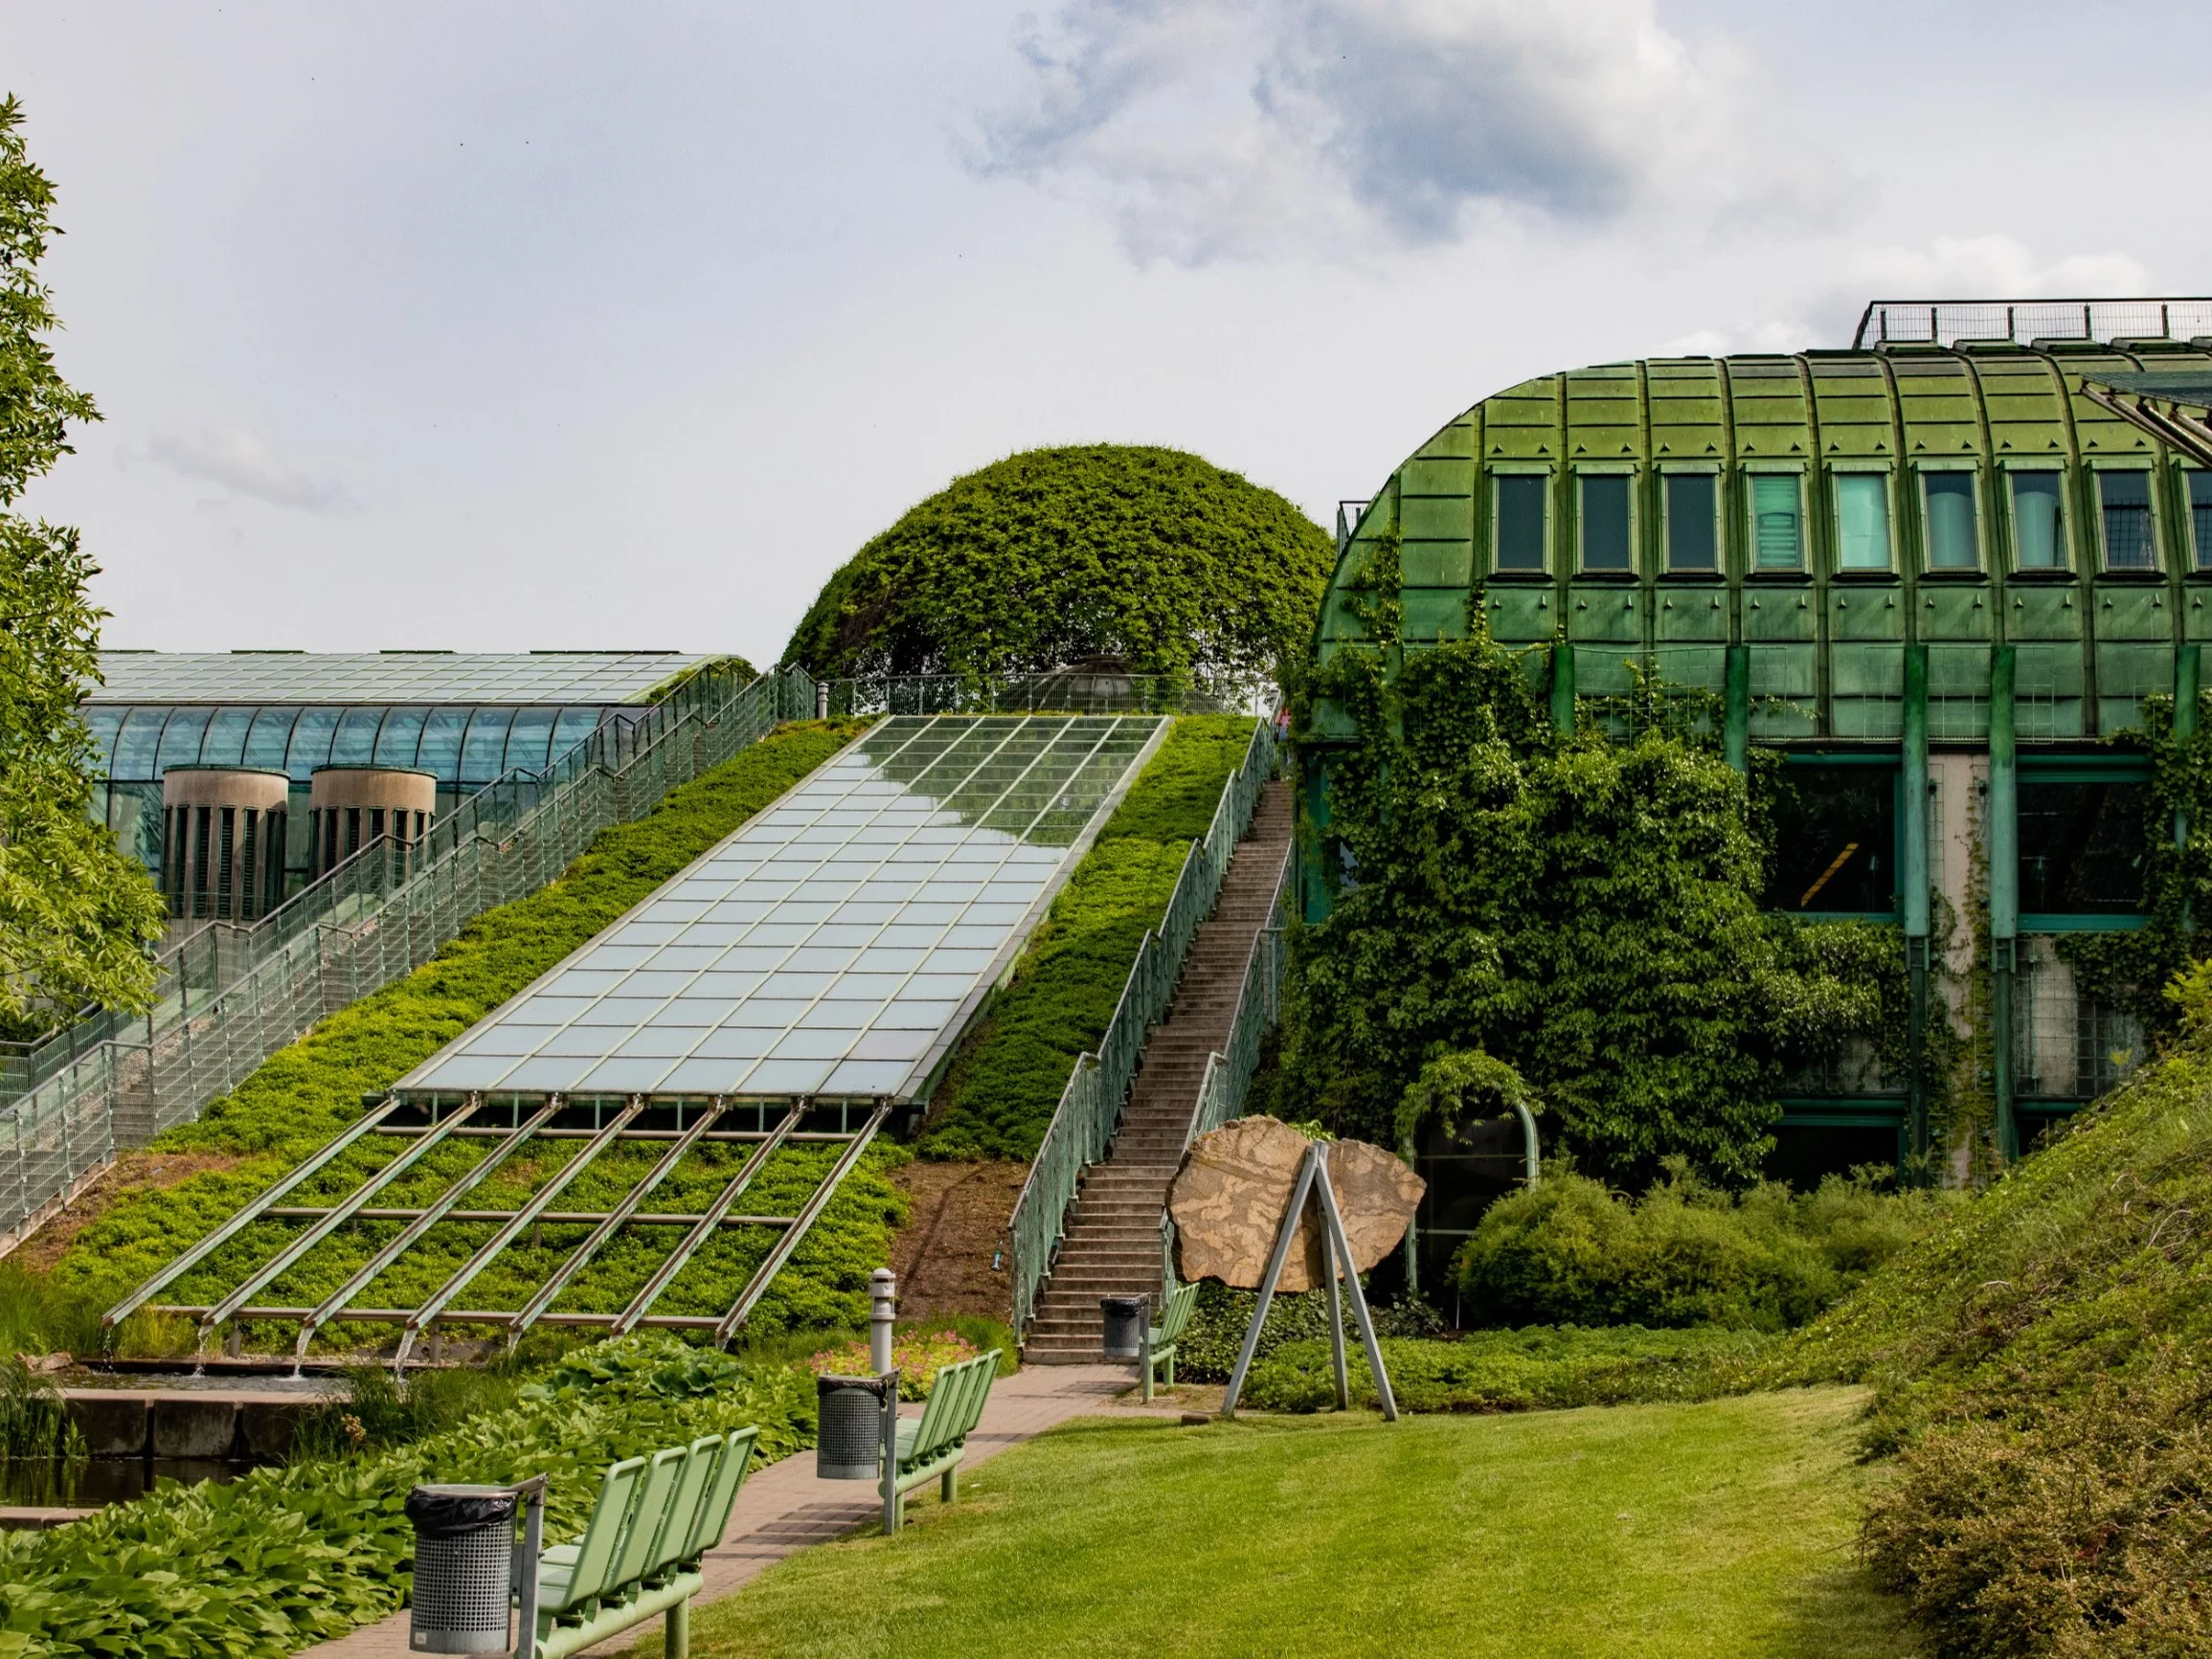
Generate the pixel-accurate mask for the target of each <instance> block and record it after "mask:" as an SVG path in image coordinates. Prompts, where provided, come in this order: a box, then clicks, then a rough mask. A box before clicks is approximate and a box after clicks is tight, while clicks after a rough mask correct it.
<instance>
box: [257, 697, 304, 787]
mask: <svg viewBox="0 0 2212 1659" xmlns="http://www.w3.org/2000/svg"><path fill="white" fill-rule="evenodd" d="M299 718H300V711H299V710H298V709H297V708H260V709H256V710H255V711H254V724H253V729H251V730H250V731H248V732H247V733H246V764H247V765H248V766H251V767H256V768H259V769H260V771H262V772H282V771H283V770H284V751H285V749H286V748H287V747H288V746H289V745H290V743H291V741H292V722H293V721H295V720H297V719H299Z"/></svg>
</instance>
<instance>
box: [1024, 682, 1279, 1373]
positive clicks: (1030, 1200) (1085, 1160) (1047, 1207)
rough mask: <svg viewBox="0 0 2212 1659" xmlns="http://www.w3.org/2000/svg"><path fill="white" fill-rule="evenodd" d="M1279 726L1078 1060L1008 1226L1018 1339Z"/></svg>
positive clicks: (1229, 795)
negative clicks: (1091, 1048) (1091, 1046)
mask: <svg viewBox="0 0 2212 1659" xmlns="http://www.w3.org/2000/svg"><path fill="white" fill-rule="evenodd" d="M1275 757H1276V747H1275V729H1274V727H1272V726H1271V725H1269V724H1267V723H1266V722H1262V723H1261V724H1260V726H1259V728H1258V729H1256V730H1254V731H1253V734H1252V744H1251V746H1250V747H1249V748H1248V749H1247V750H1246V751H1245V755H1244V763H1243V765H1241V766H1240V767H1239V768H1238V769H1237V771H1236V772H1235V773H1233V774H1232V775H1231V776H1230V780H1229V782H1228V784H1227V785H1226V786H1224V788H1223V790H1222V792H1221V800H1220V802H1219V804H1217V805H1216V806H1215V807H1214V809H1213V822H1212V823H1211V825H1210V826H1208V829H1207V832H1206V838H1205V840H1203V841H1194V842H1192V843H1191V847H1190V851H1189V853H1188V854H1187V855H1185V858H1184V861H1183V870H1182V873H1181V874H1180V875H1179V876H1177V878H1176V882H1175V891H1174V893H1173V894H1172V895H1170V897H1169V898H1168V901H1167V913H1166V914H1165V915H1164V916H1163V917H1162V919H1161V923H1160V929H1159V930H1158V931H1157V932H1147V933H1146V934H1145V935H1144V940H1143V943H1142V944H1141V945H1140V946H1139V947H1138V951H1137V960H1136V961H1135V962H1134V963H1133V964H1132V965H1131V966H1130V969H1129V977H1128V978H1127V980H1126V981H1124V982H1123V984H1122V987H1121V998H1120V1000H1119V1001H1118V1002H1117V1004H1116V1005H1115V1008H1114V1017H1113V1018H1112V1019H1111V1020H1108V1021H1107V1024H1106V1033H1105V1036H1104V1037H1102V1038H1101V1039H1100V1040H1099V1043H1098V1050H1097V1052H1096V1053H1095V1054H1083V1055H1078V1056H1077V1057H1076V1060H1075V1066H1074V1069H1073V1070H1072V1072H1071V1073H1070V1074H1069V1077H1068V1083H1067V1086H1066V1087H1065V1088H1063V1089H1062V1090H1061V1093H1060V1101H1059V1104H1058V1105H1057V1106H1056V1107H1054V1108H1053V1110H1052V1121H1051V1123H1050V1126H1048V1128H1047V1129H1046V1131H1045V1138H1044V1141H1043V1143H1042V1144H1041V1145H1040V1146H1039V1147H1038V1149H1037V1155H1036V1157H1035V1158H1034V1159H1033V1160H1032V1161H1031V1163H1030V1165H1029V1174H1028V1178H1027V1180H1025V1181H1024V1182H1023V1183H1022V1193H1021V1197H1020V1198H1019V1199H1016V1200H1015V1203H1014V1214H1013V1219H1012V1220H1011V1221H1010V1222H1007V1229H1006V1230H1007V1234H1008V1237H1009V1241H1010V1243H1011V1245H1012V1248H1011V1252H1010V1254H1011V1262H1010V1267H1011V1277H1012V1279H1013V1320H1014V1333H1015V1335H1016V1336H1017V1337H1018V1336H1019V1335H1020V1334H1021V1333H1022V1332H1023V1331H1024V1330H1025V1329H1026V1328H1027V1325H1028V1322H1029V1319H1030V1317H1031V1315H1032V1314H1033V1313H1034V1312H1036V1305H1037V1293H1038V1291H1039V1289H1041V1288H1042V1287H1043V1285H1044V1282H1045V1278H1046V1275H1047V1274H1048V1273H1050V1271H1051V1267H1052V1255H1053V1252H1054V1251H1055V1250H1056V1249H1057V1248H1058V1246H1059V1243H1060V1239H1061V1237H1062V1235H1063V1234H1064V1233H1065V1232H1066V1230H1067V1225H1068V1214H1069V1212H1070V1211H1071V1210H1072V1208H1073V1207H1074V1203H1075V1195H1076V1193H1077V1191H1078V1190H1079V1189H1080V1187H1081V1185H1082V1178H1083V1172H1084V1171H1085V1170H1086V1169H1088V1168H1089V1167H1090V1166H1091V1165H1093V1164H1095V1163H1096V1162H1097V1161H1098V1160H1099V1159H1100V1158H1102V1157H1104V1156H1105V1155H1106V1149H1107V1148H1108V1147H1109V1146H1110V1145H1112V1144H1113V1140H1114V1128H1115V1125H1116V1124H1117V1123H1118V1122H1120V1119H1121V1108H1122V1105H1123V1103H1124V1102H1125V1101H1126V1100H1127V1099H1128V1098H1129V1086H1130V1084H1131V1083H1132V1082H1133V1081H1134V1080H1135V1078H1136V1076H1137V1064H1138V1062H1139V1060H1140V1059H1141V1058H1142V1056H1143V1053H1144V1039H1145V1036H1146V1034H1147V1033H1148V1032H1149V1031H1150V1030H1151V1029H1152V1027H1153V1026H1155V1025H1157V1024H1158V1023H1159V1022H1160V1020H1161V1019H1162V1017H1163V1016H1164V1015H1165V1014H1166V1012H1167V1004H1168V1001H1169V999H1170V998H1172V997H1173V996H1174V995H1175V981H1176V978H1177V976H1178V975H1181V974H1182V972H1183V962H1184V958H1185V956H1187V955H1188V954H1189V953H1190V941H1191V939H1192V938H1193V937H1194V936H1196V934H1197V932H1198V925H1199V923H1200V922H1202V921H1204V920H1205V919H1206V916H1207V912H1208V911H1209V910H1211V909H1212V908H1213V902H1214V900H1215V899H1216V898H1217V897H1218V896H1219V895H1220V892H1221V883H1222V878H1223V877H1224V876H1225V875H1227V874H1228V872H1229V861H1230V855H1231V854H1232V853H1233V852H1234V851H1235V849H1236V843H1237V841H1239V840H1240V839H1241V838H1242V837H1243V835H1244V832H1245V829H1246V828H1247V826H1249V825H1250V824H1251V822H1252V814H1253V806H1254V805H1255V804H1256V803H1257V801H1258V800H1259V792H1260V789H1261V787H1262V786H1263V785H1264V784H1265V783H1266V782H1267V780H1268V778H1269V777H1270V776H1272V775H1273V774H1274V773H1275Z"/></svg>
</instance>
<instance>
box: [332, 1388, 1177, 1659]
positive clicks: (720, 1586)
mask: <svg viewBox="0 0 2212 1659" xmlns="http://www.w3.org/2000/svg"><path fill="white" fill-rule="evenodd" d="M1129 1386H1130V1368H1129V1367H1128V1366H1126V1365H1037V1366H1031V1367H1029V1368H1028V1369H1027V1370H1026V1371H1021V1372H1018V1373H1016V1374H1015V1375H1014V1376H1012V1377H1002V1378H1000V1379H999V1380H998V1381H997V1382H996V1383H994V1384H993V1385H992V1387H991V1399H990V1403H989V1404H988V1405H986V1406H985V1407H984V1408H983V1420H982V1423H981V1424H978V1425H977V1428H976V1432H975V1433H973V1434H971V1435H969V1436H968V1458H967V1462H966V1463H965V1464H963V1465H962V1466H961V1468H962V1470H963V1472H964V1471H965V1470H966V1469H969V1468H974V1467H975V1466H976V1465H977V1464H979V1463H981V1462H982V1461H983V1460H984V1459H985V1458H988V1457H990V1456H992V1455H994V1454H995V1453H998V1452H1001V1451H1004V1450H1005V1449H1006V1447H1007V1446H1014V1445H1017V1444H1019V1443H1020V1442H1022V1441H1025V1440H1027V1439H1029V1438H1030V1437H1031V1436H1033V1435H1039V1434H1042V1433H1044V1432H1045V1430H1047V1429H1048V1428H1051V1427H1054V1426H1055V1425H1057V1424H1063V1423H1066V1422H1067V1421H1068V1420H1069V1419H1070V1418H1074V1417H1086V1416H1096V1415H1099V1414H1101V1413H1108V1412H1112V1413H1116V1414H1117V1415H1118V1414H1119V1413H1120V1412H1121V1411H1123V1410H1126V1409H1127V1408H1123V1407H1117V1405H1116V1403H1115V1396H1116V1395H1117V1394H1119V1393H1120V1392H1121V1391H1122V1390H1123V1389H1125V1388H1127V1387H1129ZM912 1409H913V1410H919V1409H920V1408H919V1407H918V1406H917V1407H914V1408H912ZM1164 1415H1166V1416H1168V1417H1170V1418H1172V1417H1173V1416H1174V1415H1175V1413H1174V1412H1173V1411H1172V1410H1170V1411H1167V1412H1165V1413H1164ZM882 1514H883V1499H882V1498H881V1497H880V1496H878V1495H877V1493H876V1489H875V1487H874V1485H873V1483H871V1482H864V1481H825V1480H816V1479H815V1478H814V1453H813V1452H812V1451H802V1452H800V1453H799V1454H798V1455H797V1456H794V1457H787V1458H785V1459H784V1460H783V1461H782V1462H781V1463H778V1464H771V1465H770V1466H769V1467H768V1468H764V1469H760V1470H758V1471H757V1472H756V1473H753V1474H749V1475H747V1476H746V1477H745V1485H744V1487H743V1489H742V1490H741V1491H739V1492H738V1494H737V1507H736V1509H735V1510H734V1511H733V1512H732V1513H731V1516H730V1530H729V1531H728V1532H727V1533H725V1534H724V1535H723V1536H722V1542H721V1543H720V1544H719V1545H717V1546H716V1547H715V1548H713V1549H711V1550H709V1551H708V1552H707V1559H706V1571H705V1577H706V1581H707V1583H706V1587H705V1588H704V1589H703V1590H701V1591H700V1592H699V1595H698V1598H697V1600H696V1602H695V1603H694V1605H698V1606H703V1605H705V1604H706V1603H709V1602H714V1601H719V1600H720V1599H721V1598H722V1597H724V1596H727V1595H730V1594H731V1593H732V1592H734V1591H736V1590H740V1589H742V1588H744V1586H745V1585H747V1584H749V1583H751V1582H752V1581H753V1580H754V1579H755V1578H756V1577H757V1576H758V1575H759V1574H760V1573H761V1572H763V1571H765V1570H766V1569H767V1568H769V1567H771V1566H773V1565H774V1564H775V1563H776V1562H778V1561H779V1560H781V1559H782V1558H784V1557H785V1556H788V1555H791V1554H793V1553H794V1552H795V1551H798V1550H801V1549H804V1548H805V1547H806V1546H807V1545H808V1544H820V1543H826V1542H827V1541H828V1540H830V1539H832V1538H840V1537H843V1536H845V1535H846V1534H847V1533H851V1532H856V1531H858V1530H859V1529H860V1528H862V1527H865V1526H868V1525H869V1524H870V1523H872V1522H874V1521H876V1520H878V1519H880V1518H881V1516H882ZM659 1625H660V1621H659V1620H658V1619H653V1620H650V1621H648V1622H647V1623H646V1624H645V1625H642V1626H640V1627H639V1628H637V1629H633V1630H629V1631H625V1632H624V1633H623V1634H621V1636H618V1637H615V1638H613V1639H612V1640H610V1641H607V1642H604V1643H601V1644H600V1645H599V1646H598V1647H597V1648H592V1649H591V1651H592V1652H593V1653H594V1654H614V1653H622V1652H626V1651H627V1650H628V1649H629V1648H631V1647H632V1646H634V1645H635V1644H636V1643H637V1642H638V1641H639V1639H640V1638H641V1637H645V1636H653V1637H654V1639H655V1640H656V1641H657V1640H658V1636H657V1631H658V1629H659ZM305 1651H306V1652H308V1653H311V1654H313V1655H315V1659H405V1656H406V1655H407V1652H408V1648H407V1614H406V1612H405V1611H404V1610H402V1611H400V1612H397V1613H395V1614H394V1615H393V1616H392V1617H391V1618H389V1619H385V1620H381V1621H379V1622H378V1623H376V1624H374V1625H363V1626H362V1627H361V1628H360V1629H358V1630H356V1631H354V1632H353V1633H352V1634H351V1635H350V1636H343V1637H340V1638H339V1639H338V1640H337V1641H335V1642H326V1643H324V1644H322V1645H321V1646H320V1647H317V1648H307V1649H305Z"/></svg>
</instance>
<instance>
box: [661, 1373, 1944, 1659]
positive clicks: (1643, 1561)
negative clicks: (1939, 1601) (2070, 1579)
mask: <svg viewBox="0 0 2212 1659" xmlns="http://www.w3.org/2000/svg"><path fill="white" fill-rule="evenodd" d="M1860 1403H1861V1397H1860V1396H1859V1395H1858V1394H1856V1393H1854V1392H1850V1391H1845V1390H1840V1389H1824V1390H1814V1391H1793V1392H1790V1393H1785V1394H1773V1395H1763V1396H1756V1397H1752V1398H1749V1399H1742V1400H1728V1401H1715V1402H1711V1403H1707V1404H1702V1405H1689V1406H1632V1407H1623V1408H1616V1409H1612V1410H1589V1411H1572V1412H1550V1413H1543V1414H1539V1415H1533V1416H1527V1417H1491V1418H1413V1419H1409V1420H1407V1421H1405V1422H1402V1423H1399V1424H1382V1423H1379V1422H1377V1421H1376V1420H1375V1419H1373V1418H1371V1417H1365V1416H1361V1417H1349V1418H1345V1417H1331V1418H1324V1419H1318V1420H1303V1421H1299V1422H1296V1423H1290V1422H1281V1421H1276V1422H1264V1421H1257V1420H1253V1419H1249V1418H1248V1419H1245V1420H1243V1421H1241V1422H1238V1423H1234V1424H1211V1425H1209V1426H1207V1427H1204V1428H1197V1429H1185V1428H1178V1427H1173V1426H1166V1425H1162V1424H1153V1423H1141V1424H1139V1423H1096V1422H1093V1423H1084V1424H1074V1425H1072V1426H1071V1427H1068V1428H1065V1429H1061V1430H1059V1431H1056V1432H1054V1433H1052V1434H1049V1435H1046V1436H1044V1437H1042V1438H1041V1439H1039V1440H1036V1441H1033V1442H1030V1443H1029V1444H1027V1445H1026V1446H1017V1447H1015V1448H1014V1449H1012V1450H1011V1451H1008V1452H1006V1453H1005V1454H1004V1456H1003V1457H1001V1458H998V1459H994V1460H993V1461H992V1462H991V1463H990V1464H989V1465H988V1466H986V1467H985V1468H983V1469H982V1470H981V1471H979V1472H978V1473H977V1474H976V1475H975V1476H974V1477H973V1478H972V1479H970V1480H969V1481H967V1482H965V1483H963V1487H964V1491H963V1494H962V1500H961V1502H960V1503H959V1504H958V1505H956V1506H953V1507H951V1508H944V1507H940V1506H939V1505H937V1503H936V1502H935V1501H934V1499H933V1500H930V1501H925V1502H923V1503H920V1504H917V1506H916V1507H915V1510H914V1519H915V1525H914V1528H913V1530H912V1531H911V1532H910V1533H909V1534H908V1535H906V1536H901V1537H899V1538H897V1539H895V1540H885V1539H882V1538H880V1537H877V1538H862V1539H856V1540H853V1541H849V1542H846V1543H839V1544H830V1545H826V1546H824V1547H823V1548H820V1549H815V1550H810V1551H807V1552H806V1553H804V1554H803V1555H801V1556H798V1557H795V1558H792V1559H790V1560H787V1561H785V1562H783V1563H781V1564H780V1565H779V1566H777V1567H776V1568H774V1569H772V1570H771V1571H770V1572H769V1573H767V1574H766V1575H764V1576H763V1577H762V1578H761V1579H760V1580H759V1581H756V1583H754V1584H753V1585H751V1586H750V1587H748V1588H747V1589H746V1590H744V1591H743V1592H742V1593H740V1594H738V1595H736V1596H734V1597H731V1598H730V1599H728V1600H726V1601H724V1602H721V1603H716V1604H714V1605H711V1606H709V1607H706V1608H703V1609H701V1610H700V1612H699V1613H698V1614H696V1615H695V1616H694V1619H693V1624H692V1637H691V1645H692V1651H693V1652H694V1653H695V1654H698V1655H700V1659H732V1656H734V1655H738V1654H744V1655H748V1656H767V1655H778V1656H792V1659H796V1656H799V1655H808V1656H817V1659H830V1656H832V1655H835V1656H839V1659H842V1656H845V1655H855V1656H857V1655H863V1654H869V1655H872V1654H879V1653H951V1652H959V1653H962V1654H969V1655H976V1656H987V1655H993V1654H1005V1655H1009V1656H1010V1655H1027V1654H1033V1653H1092V1654H1129V1655H1139V1654H1151V1653H1178V1654H1193V1655H1199V1654H1204V1655H1210V1654H1221V1655H1246V1654H1254V1653H1330V1654H1378V1655H1381V1654H1388V1655H1393V1656H1395V1655H1399V1654H1408V1653H1420V1654H1466V1655H1480V1656H1484V1659H1488V1656H1491V1655H1497V1656H1499V1659H1504V1656H1507V1655H1511V1656H1512V1659H1536V1656H1546V1655H1557V1656H1559V1659H1569V1656H1571V1659H1593V1656H1598V1655H1607V1654H1620V1655H1635V1656H1636V1659H1671V1656H1674V1655H1688V1654H1698V1655H1708V1654H1727V1655H1730V1656H1732V1659H1738V1656H1756V1655H1766V1654H1772V1655H1777V1656H1780V1655H1788V1656H1790V1659H1804V1656H1806V1655H1811V1654H1819V1655H1827V1656H1831V1659H1849V1656H1855V1655H1862V1654H1863V1655H1868V1656H1872V1655H1881V1656H1883V1659H1897V1656H1898V1655H1901V1654H1909V1653H1911V1652H1912V1651H1913V1647H1912V1644H1911V1642H1910V1640H1909V1639H1908V1638H1907V1636H1906V1635H1905V1634H1904V1633H1903V1632H1901V1630H1900V1628H1899V1625H1898V1616H1897V1611H1896V1609H1895V1607H1894V1605H1893V1604H1892V1603H1888V1602H1887V1601H1885V1599H1884V1598H1883V1597H1881V1596H1880V1595H1879V1594H1877V1593H1876V1592H1875V1591H1874V1589H1873V1588H1872V1586H1871V1585H1870V1584H1869V1583H1868V1581H1867V1579H1866V1575H1865V1573H1864V1572H1863V1571H1862V1569H1859V1568H1858V1567H1856V1566H1855V1565H1854V1563H1853V1562H1852V1559H1851V1555H1850V1540H1851V1528H1852V1522H1853V1518H1854V1514H1855V1511H1856V1508H1857V1504H1858V1500H1859V1498H1860V1495H1861V1493H1862V1491H1863V1489H1864V1486H1865V1484H1866V1480H1867V1476H1866V1475H1865V1474H1864V1473H1863V1472H1862V1470H1860V1469H1859V1468H1856V1467H1855V1466H1854V1465H1853V1462H1852V1458H1851V1433H1850V1426H1849V1425H1850V1423H1851V1420H1852V1419H1853V1417H1854V1416H1855V1415H1856V1414H1857V1411H1858V1409H1859V1406H1860ZM658 1650H659V1638H658V1637H657V1636H655V1637H653V1638H651V1639H650V1640H649V1642H648V1644H646V1645H645V1646H644V1647H643V1651H648V1652H651V1651H658Z"/></svg>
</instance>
